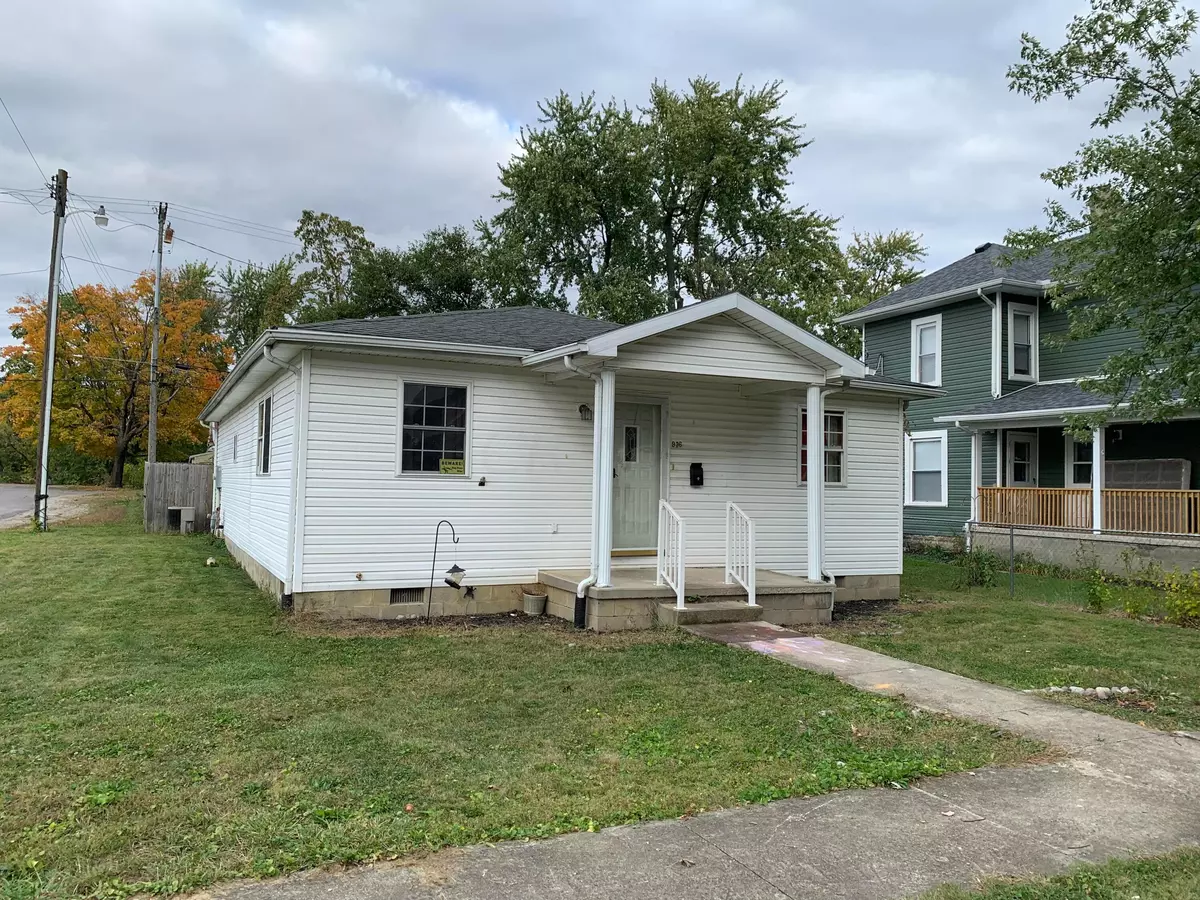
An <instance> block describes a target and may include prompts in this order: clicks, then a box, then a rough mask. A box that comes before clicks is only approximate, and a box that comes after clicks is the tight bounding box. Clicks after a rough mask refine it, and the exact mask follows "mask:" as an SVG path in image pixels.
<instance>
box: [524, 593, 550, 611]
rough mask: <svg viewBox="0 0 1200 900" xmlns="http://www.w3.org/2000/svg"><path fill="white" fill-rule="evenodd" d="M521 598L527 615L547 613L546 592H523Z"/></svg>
mask: <svg viewBox="0 0 1200 900" xmlns="http://www.w3.org/2000/svg"><path fill="white" fill-rule="evenodd" d="M521 600H522V601H523V602H524V604H525V615H527V616H544V615H545V614H546V595H545V594H521Z"/></svg>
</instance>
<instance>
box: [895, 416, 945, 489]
mask: <svg viewBox="0 0 1200 900" xmlns="http://www.w3.org/2000/svg"><path fill="white" fill-rule="evenodd" d="M946 468H947V466H946V432H945V431H914V432H913V433H912V434H910V435H908V436H907V437H906V438H905V439H904V502H905V503H906V504H908V505H909V506H945V505H946Z"/></svg>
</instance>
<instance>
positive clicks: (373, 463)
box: [295, 348, 902, 591]
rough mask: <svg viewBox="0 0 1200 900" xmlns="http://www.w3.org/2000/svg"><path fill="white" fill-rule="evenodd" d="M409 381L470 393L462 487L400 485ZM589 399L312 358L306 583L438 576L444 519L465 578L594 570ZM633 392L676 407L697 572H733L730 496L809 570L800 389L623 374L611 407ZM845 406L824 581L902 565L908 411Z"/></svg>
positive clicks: (671, 436) (502, 375) (508, 381)
mask: <svg viewBox="0 0 1200 900" xmlns="http://www.w3.org/2000/svg"><path fill="white" fill-rule="evenodd" d="M624 355H625V348H622V351H621V356H622V357H624ZM399 379H403V380H405V381H422V382H429V383H435V384H438V383H444V384H450V383H469V384H470V385H471V399H470V403H471V409H470V423H471V424H470V432H469V446H470V460H471V477H470V478H469V479H461V478H460V479H454V478H397V477H396V476H395V465H396V463H395V458H396V457H395V441H396V435H397V424H398V423H397V417H398V414H399V410H398V406H397V403H396V385H397V381H398V380H399ZM592 398H593V386H592V383H591V382H590V381H586V380H583V379H578V380H570V381H565V382H559V383H556V384H549V383H547V382H546V379H545V377H544V376H543V375H541V374H539V373H536V372H533V371H530V370H527V369H520V368H516V367H502V366H487V365H476V364H463V363H458V364H455V363H448V362H435V361H426V360H407V361H401V360H394V361H389V360H382V359H372V358H368V357H354V356H350V355H341V354H332V353H319V354H316V353H315V354H314V355H313V357H312V382H311V388H310V407H309V408H310V413H309V438H308V469H307V476H306V487H305V494H306V496H305V503H304V524H303V529H302V534H303V546H302V554H303V555H302V559H301V567H300V568H301V572H302V576H301V577H302V583H301V584H299V585H296V586H295V590H297V591H300V590H303V591H320V590H341V589H355V588H366V587H373V588H380V587H388V588H392V587H406V586H412V587H416V586H420V585H422V584H427V583H428V580H429V566H430V562H431V554H432V548H433V533H434V528H435V527H436V525H437V522H438V521H439V520H440V519H442V518H446V519H449V520H450V521H451V522H453V524H454V527H455V529H456V531H457V533H458V535H459V538H460V542H459V544H458V545H457V546H456V548H455V558H456V560H457V562H458V564H459V565H460V566H462V567H463V568H464V569H466V570H467V575H466V583H468V584H489V583H491V584H505V583H516V582H522V581H529V580H532V579H533V578H534V577H535V576H536V573H537V571H538V570H539V569H546V568H568V567H570V568H585V567H586V566H587V565H588V557H589V545H590V525H591V477H592V423H591V422H589V421H584V420H583V417H582V416H581V415H580V412H579V407H580V405H581V404H587V405H589V406H590V405H591V403H592ZM640 398H661V400H662V401H663V402H665V404H666V407H667V419H668V429H669V433H668V434H664V435H663V436H662V440H663V441H664V442H665V443H666V446H667V447H669V448H670V449H669V457H668V465H667V475H666V478H665V482H666V487H667V491H668V497H669V500H670V502H671V503H672V505H673V506H674V507H675V509H676V510H678V512H679V514H680V515H681V516H682V517H683V518H684V520H685V521H686V522H687V529H688V530H687V534H688V538H687V557H688V559H687V562H688V564H689V565H718V566H719V565H721V564H722V562H723V560H724V553H725V504H726V501H728V500H732V501H734V502H736V503H738V504H739V505H740V506H741V507H742V508H743V509H744V510H745V511H746V512H747V514H748V515H750V516H751V518H753V519H754V520H755V523H756V528H757V532H756V538H757V544H758V562H759V565H760V566H762V567H764V568H771V569H776V570H778V571H781V572H788V573H792V574H798V575H803V574H804V573H805V572H806V569H807V564H806V558H807V557H806V554H807V541H806V535H805V522H806V509H805V494H806V490H805V489H804V488H802V487H800V486H798V485H797V484H796V436H797V431H798V428H799V419H798V417H799V403H800V402H801V401H802V399H803V395H802V393H801V392H799V391H782V392H780V393H778V394H765V395H762V396H757V397H751V398H747V397H744V396H742V394H741V393H740V392H739V389H738V385H737V384H736V383H735V382H733V381H730V380H724V379H716V378H704V379H697V378H691V379H687V378H678V377H673V376H670V375H662V374H651V373H640V372H637V373H635V372H626V371H622V372H619V373H618V375H617V400H618V402H640ZM839 399H841V400H842V401H843V402H842V403H841V404H840V406H841V408H842V409H843V410H844V413H843V414H844V417H845V430H846V434H847V435H848V438H847V441H846V450H845V454H846V462H845V465H846V469H847V471H849V472H852V473H854V475H853V477H852V478H851V479H850V481H849V483H848V484H847V486H846V487H845V488H839V489H838V490H837V491H830V492H829V493H828V494H827V495H826V521H827V536H826V568H827V570H828V571H829V572H830V573H831V574H894V573H898V572H899V571H900V566H901V560H900V531H901V502H900V501H901V497H900V486H901V483H902V477H901V453H900V448H901V437H902V431H901V416H900V404H899V402H898V401H895V400H877V399H875V398H873V397H860V395H854V394H849V393H848V394H845V395H841V396H840V398H839ZM647 402H648V401H647ZM693 462H699V463H701V464H702V465H703V466H704V476H705V477H704V486H703V487H701V488H693V487H690V485H689V479H688V469H689V465H690V464H691V463H693ZM480 480H484V481H485V484H484V485H483V486H481V485H480V484H479V481H480ZM439 562H440V559H439ZM615 564H618V565H646V561H645V560H617V561H616V563H615ZM360 573H361V575H362V578H361V580H359V579H358V578H356V575H357V574H360Z"/></svg>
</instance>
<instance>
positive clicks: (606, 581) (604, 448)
mask: <svg viewBox="0 0 1200 900" xmlns="http://www.w3.org/2000/svg"><path fill="white" fill-rule="evenodd" d="M616 403H617V373H616V372H615V371H613V370H612V369H601V370H600V402H599V403H598V404H596V429H597V431H599V433H600V465H599V467H598V471H597V473H596V474H597V475H598V476H599V484H598V486H597V487H598V490H599V500H600V504H599V506H600V517H599V521H598V522H596V528H597V532H598V533H597V535H596V553H597V556H598V559H597V560H596V563H597V565H596V584H597V586H599V587H609V586H611V585H612V516H613V429H614V427H615V421H616V414H617V410H616ZM656 512H657V511H656Z"/></svg>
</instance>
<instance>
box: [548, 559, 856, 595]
mask: <svg viewBox="0 0 1200 900" xmlns="http://www.w3.org/2000/svg"><path fill="white" fill-rule="evenodd" d="M588 574H589V573H588V570H587V569H542V570H541V571H539V572H538V580H539V581H541V582H542V584H545V585H547V586H549V587H554V588H559V589H560V590H569V591H574V590H575V586H576V585H577V584H579V582H581V581H583V580H584V579H585V578H587V577H588ZM612 581H613V583H612V585H610V586H609V587H590V588H588V596H589V597H594V598H595V599H597V600H632V599H656V600H657V599H664V600H665V599H667V598H668V597H674V596H675V591H674V590H672V589H671V588H669V587H667V586H666V585H657V584H655V583H654V582H655V571H654V567H653V566H630V567H622V566H618V567H614V568H613V570H612ZM755 588H756V591H757V593H758V594H760V595H768V594H769V595H775V596H778V595H782V594H828V593H829V592H831V591H832V590H833V585H829V584H823V583H821V582H819V581H809V580H808V579H807V578H801V577H798V576H796V575H785V574H783V573H782V572H775V571H772V570H771V569H759V570H758V572H757V573H756V575H755ZM684 591H685V592H686V593H687V595H688V596H689V597H697V598H700V599H707V598H709V597H745V596H746V591H745V590H744V589H743V588H742V586H741V585H739V584H726V583H725V570H724V568H722V567H720V566H695V567H692V566H689V567H688V569H687V572H686V573H685V574H684Z"/></svg>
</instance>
